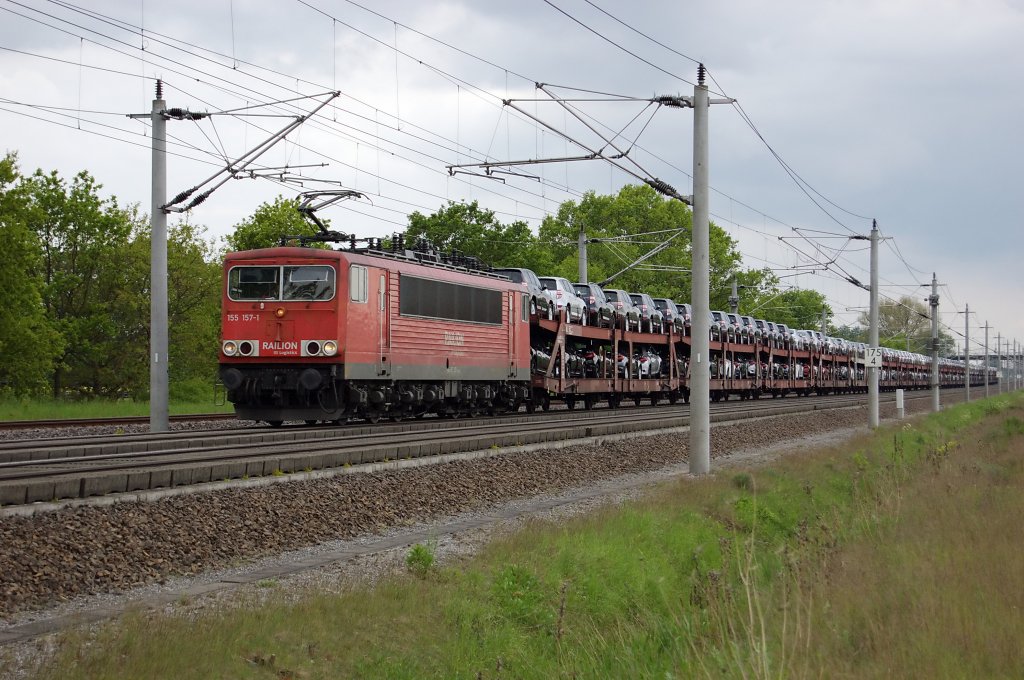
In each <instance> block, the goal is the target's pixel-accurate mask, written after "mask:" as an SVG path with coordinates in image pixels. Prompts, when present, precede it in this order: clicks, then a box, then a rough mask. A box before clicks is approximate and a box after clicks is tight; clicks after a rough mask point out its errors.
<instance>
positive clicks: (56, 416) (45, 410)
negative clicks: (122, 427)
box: [0, 394, 233, 421]
mask: <svg viewBox="0 0 1024 680" xmlns="http://www.w3.org/2000/svg"><path fill="white" fill-rule="evenodd" d="M169 406H170V412H171V415H188V414H191V413H221V412H223V413H230V412H231V411H232V410H233V407H232V405H231V404H230V403H228V404H217V403H215V402H214V399H213V396H212V394H211V396H210V398H209V399H208V400H198V399H197V400H189V401H177V400H172V401H171V402H170V404H169ZM147 415H149V402H148V401H134V400H132V399H87V400H82V401H60V400H53V399H13V398H0V421H8V420H63V419H65V418H122V417H126V416H147Z"/></svg>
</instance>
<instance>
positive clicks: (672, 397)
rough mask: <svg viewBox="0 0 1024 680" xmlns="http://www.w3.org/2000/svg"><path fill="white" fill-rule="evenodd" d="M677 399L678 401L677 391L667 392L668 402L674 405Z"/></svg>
mask: <svg viewBox="0 0 1024 680" xmlns="http://www.w3.org/2000/svg"><path fill="white" fill-rule="evenodd" d="M678 401H679V393H678V392H669V394H668V403H670V404H673V405H674V404H675V403H676V402H678Z"/></svg>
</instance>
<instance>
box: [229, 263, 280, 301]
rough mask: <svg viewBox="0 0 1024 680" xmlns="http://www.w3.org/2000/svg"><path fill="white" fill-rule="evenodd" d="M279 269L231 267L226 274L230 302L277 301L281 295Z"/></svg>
mask: <svg viewBox="0 0 1024 680" xmlns="http://www.w3.org/2000/svg"><path fill="white" fill-rule="evenodd" d="M280 274H281V268H280V267H233V268H232V269H231V271H230V273H229V274H228V297H229V298H231V299H232V300H277V299H278V296H279V295H280V293H281V278H280Z"/></svg>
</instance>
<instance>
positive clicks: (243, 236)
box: [225, 196, 326, 250]
mask: <svg viewBox="0 0 1024 680" xmlns="http://www.w3.org/2000/svg"><path fill="white" fill-rule="evenodd" d="M298 207H299V202H298V200H297V199H294V198H284V197H283V196H278V197H277V198H276V199H274V202H273V203H263V204H261V205H260V207H258V208H256V212H254V213H253V214H252V216H251V217H247V218H246V219H244V220H242V221H241V222H239V223H238V224H236V225H235V231H234V233H232V234H230V235H228V236H227V237H226V239H225V241H226V242H227V245H228V248H229V249H230V250H255V249H257V248H273V247H275V246H279V245H281V238H282V237H285V236H309V235H312V234H315V233H317V228H316V227H315V226H314V225H312V224H310V223H309V222H308V221H306V219H305V218H304V217H303V216H302V213H300V212H299V210H298ZM317 246H318V247H326V245H325V244H317Z"/></svg>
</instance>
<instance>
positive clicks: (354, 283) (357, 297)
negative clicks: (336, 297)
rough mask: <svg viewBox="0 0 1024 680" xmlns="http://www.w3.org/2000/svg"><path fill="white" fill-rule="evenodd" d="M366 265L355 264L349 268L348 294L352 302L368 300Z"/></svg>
mask: <svg viewBox="0 0 1024 680" xmlns="http://www.w3.org/2000/svg"><path fill="white" fill-rule="evenodd" d="M369 287H370V286H369V279H368V278H367V272H366V267H362V266H360V265H358V264H354V265H352V266H351V267H349V269H348V296H349V298H351V300H352V302H366V298H367V295H368V294H369Z"/></svg>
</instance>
